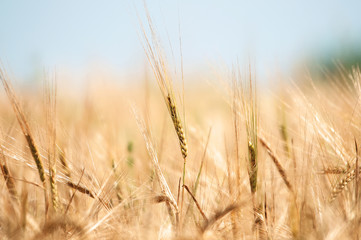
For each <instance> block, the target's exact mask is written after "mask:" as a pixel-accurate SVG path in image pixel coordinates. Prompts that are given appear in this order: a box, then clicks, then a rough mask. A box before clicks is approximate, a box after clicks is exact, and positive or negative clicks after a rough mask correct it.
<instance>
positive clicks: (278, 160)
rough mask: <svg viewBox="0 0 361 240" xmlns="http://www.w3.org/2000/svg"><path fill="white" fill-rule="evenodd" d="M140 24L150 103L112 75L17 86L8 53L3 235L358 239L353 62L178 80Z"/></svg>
mask: <svg viewBox="0 0 361 240" xmlns="http://www.w3.org/2000/svg"><path fill="white" fill-rule="evenodd" d="M147 14H148V13H147ZM141 29H142V40H143V46H144V50H145V53H146V55H147V57H148V61H149V63H150V65H151V67H152V70H153V73H154V78H155V80H156V81H157V83H158V86H159V88H160V90H161V91H160V92H161V94H159V91H157V90H154V91H153V89H152V88H151V87H149V88H148V85H147V86H145V88H146V91H147V93H146V95H147V97H146V99H147V103H146V104H144V102H143V101H142V100H143V99H138V98H137V97H134V96H139V95H141V93H142V92H143V89H142V85H141V84H139V85H137V86H136V88H133V87H132V86H127V87H125V88H124V87H119V86H117V85H115V84H114V83H113V82H111V81H110V82H109V85H107V84H108V82H105V81H104V78H105V77H104V76H100V77H99V78H100V80H101V84H102V85H101V86H99V85H97V83H96V81H93V83H92V84H89V86H88V88H87V92H86V93H87V94H86V96H85V97H84V95H82V94H79V93H77V94H74V95H72V94H69V93H64V92H62V91H61V90H60V89H62V88H60V87H56V86H57V85H58V86H59V83H61V81H58V83H57V82H56V76H55V75H54V76H53V75H49V76H46V77H45V79H46V80H45V82H44V86H43V89H42V94H41V91H39V90H38V89H37V88H36V87H34V88H33V89H31V90H28V91H27V92H26V93H25V94H22V95H18V94H16V93H19V92H20V90H21V88H20V89H17V88H13V87H12V79H11V78H10V76H9V75H8V74H7V72H6V71H5V69H4V68H3V66H1V68H0V80H1V82H2V85H3V88H4V90H5V94H1V95H0V168H1V174H2V177H1V179H0V206H1V207H0V239H15V240H17V239H234V240H236V239H300V240H301V239H360V226H361V224H360V223H361V214H360V211H361V207H360V189H359V188H360V187H359V186H360V184H359V182H360V179H359V178H360V177H359V176H360V173H361V166H360V163H359V150H358V149H359V142H360V140H359V139H360V137H361V127H360V122H361V107H360V106H361V103H360V101H361V71H360V69H359V68H358V67H354V68H353V69H352V70H351V71H348V70H346V69H344V68H343V67H342V65H337V66H336V67H337V68H338V72H336V73H335V72H333V73H330V72H327V71H325V74H324V75H323V76H322V77H319V79H315V78H314V77H312V76H310V75H308V74H307V73H305V74H303V73H302V74H300V75H299V76H298V77H297V80H295V81H292V82H285V83H283V84H277V87H274V88H273V89H271V90H269V89H267V91H269V92H272V93H271V94H268V93H267V92H266V91H262V89H260V88H257V85H256V76H255V74H254V72H253V70H252V69H251V68H248V69H246V70H245V71H242V70H241V67H239V66H238V65H237V66H236V67H234V68H233V69H232V70H231V71H230V72H231V74H229V73H224V74H223V75H222V74H219V76H221V78H224V81H221V82H217V83H214V84H215V87H212V86H209V85H208V84H203V85H202V84H201V83H199V85H191V84H192V83H190V82H189V84H190V85H191V86H190V88H186V89H187V90H184V89H183V91H184V92H183V93H179V92H178V91H177V88H176V86H177V80H176V79H177V78H176V77H175V75H176V74H175V73H173V72H172V71H171V70H170V69H172V68H170V67H169V65H170V64H169V63H167V61H166V56H165V53H164V50H163V49H162V46H161V43H160V40H159V38H158V37H157V34H156V31H155V27H154V25H153V23H152V20H151V18H150V16H149V14H148V19H147V25H146V26H144V25H143V24H141ZM197 76H199V75H197ZM181 79H182V80H183V77H181ZM197 79H198V78H197ZM197 79H195V80H197ZM191 80H193V79H191ZM315 80H316V81H315ZM146 84H148V83H146ZM154 85H155V86H156V85H157V84H156V83H155V82H154ZM109 86H110V87H109ZM281 86H282V87H281ZM15 90H16V91H15ZM39 92H40V93H39ZM178 95H183V99H180V98H178ZM3 96H6V98H3ZM19 96H21V98H20V97H19ZM159 98H160V99H159ZM184 98H186V99H187V101H184ZM129 99H131V102H132V104H131V107H130V108H129ZM162 101H163V103H162ZM9 102H10V104H9ZM114 103H117V104H114ZM142 103H143V104H142ZM164 103H165V105H166V108H164ZM186 103H187V104H186ZM142 108H144V109H142ZM129 110H130V111H129ZM141 110H145V111H144V112H145V113H146V114H141V112H143V111H141ZM185 112H187V121H186V120H185V117H184V116H185ZM162 117H164V119H163V118H162Z"/></svg>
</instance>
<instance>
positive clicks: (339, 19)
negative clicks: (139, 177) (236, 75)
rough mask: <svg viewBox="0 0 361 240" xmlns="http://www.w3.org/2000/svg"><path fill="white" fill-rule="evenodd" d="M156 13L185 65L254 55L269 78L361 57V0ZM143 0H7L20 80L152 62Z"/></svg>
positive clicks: (8, 38)
mask: <svg viewBox="0 0 361 240" xmlns="http://www.w3.org/2000/svg"><path fill="white" fill-rule="evenodd" d="M147 6H148V9H149V12H150V14H151V16H152V18H153V19H154V22H155V25H156V26H157V32H158V33H159V35H160V36H161V39H162V43H163V46H164V47H165V49H166V54H167V57H168V61H169V62H170V63H171V64H172V66H174V68H175V71H177V68H178V70H179V66H180V36H181V42H182V54H183V58H184V72H185V75H186V76H187V74H188V75H189V74H194V73H196V72H211V71H212V69H213V68H217V67H218V66H231V65H232V64H233V63H235V62H236V61H238V62H239V63H240V64H241V65H247V64H248V62H251V63H252V65H253V66H254V69H255V71H256V72H257V75H258V77H257V78H258V80H259V81H260V82H267V81H268V79H269V76H270V75H272V74H275V73H278V72H281V73H282V74H286V76H292V74H293V73H294V72H297V71H298V70H299V69H304V68H307V69H310V70H311V71H312V72H313V73H315V74H318V73H319V71H320V69H322V68H328V69H330V70H331V71H333V69H334V62H335V61H340V62H342V63H343V64H344V65H345V67H347V68H349V67H350V66H351V65H354V64H357V63H359V62H360V61H361V44H360V43H361V17H360V9H361V2H360V1H356V0H355V1H336V0H332V1H331V0H327V1H326V0H320V1H311V0H304V1H287V0H275V1H238V0H237V1H235V0H234V1H210V0H198V1H191V0H182V1H180V0H178V1H165V0H152V1H147ZM140 21H143V22H146V18H145V11H144V6H143V1H138V0H134V1H133V0H107V1H95V0H93V1H90V0H77V1H71V0H62V1H47V0H37V1H27V0H12V1H0V36H1V37H0V58H1V61H2V62H3V64H4V65H5V66H6V67H7V69H8V70H9V71H10V72H11V74H12V75H13V76H15V77H16V79H17V80H18V81H24V82H30V83H31V82H33V81H34V80H36V79H38V77H39V75H42V73H43V71H44V69H56V71H57V72H62V73H63V74H67V75H68V76H69V77H70V76H71V78H72V79H73V81H79V82H81V81H86V80H87V79H88V77H89V76H90V75H91V74H93V73H94V72H102V73H105V72H106V73H107V74H111V75H112V76H114V78H115V79H116V80H117V81H120V82H129V81H131V80H134V79H136V77H134V76H137V75H139V74H142V73H143V72H144V69H145V68H146V66H147V61H146V58H145V54H144V51H143V48H142V44H141V41H140V34H139V32H140V27H139V25H140V24H139V22H140Z"/></svg>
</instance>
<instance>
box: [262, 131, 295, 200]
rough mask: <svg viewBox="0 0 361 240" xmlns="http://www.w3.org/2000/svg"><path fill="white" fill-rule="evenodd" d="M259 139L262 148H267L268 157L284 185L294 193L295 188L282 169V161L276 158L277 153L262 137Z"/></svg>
mask: <svg viewBox="0 0 361 240" xmlns="http://www.w3.org/2000/svg"><path fill="white" fill-rule="evenodd" d="M258 139H259V141H260V143H261V144H262V146H264V147H265V148H266V150H267V153H268V155H269V156H270V157H271V159H272V161H273V163H274V164H275V166H276V168H277V170H278V172H279V174H280V175H281V177H282V179H283V181H284V183H285V184H286V186H287V188H288V189H289V190H290V191H291V192H292V193H293V186H292V184H291V182H290V181H289V180H288V178H287V174H286V171H285V169H284V168H283V167H282V165H281V163H280V161H279V160H278V158H277V157H276V155H275V153H274V152H273V151H272V149H271V147H270V145H269V144H268V143H267V142H266V140H265V139H264V138H262V137H261V136H258Z"/></svg>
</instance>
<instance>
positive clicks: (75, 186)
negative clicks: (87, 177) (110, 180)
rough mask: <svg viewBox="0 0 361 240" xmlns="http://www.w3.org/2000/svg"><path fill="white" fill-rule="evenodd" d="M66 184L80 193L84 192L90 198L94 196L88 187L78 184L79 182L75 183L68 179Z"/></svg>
mask: <svg viewBox="0 0 361 240" xmlns="http://www.w3.org/2000/svg"><path fill="white" fill-rule="evenodd" d="M66 184H67V185H68V186H69V187H71V188H73V189H75V190H77V191H79V192H81V193H84V194H86V195H88V196H89V197H91V198H95V196H94V194H93V193H92V192H91V191H90V190H89V189H87V188H86V187H83V186H80V185H79V184H75V183H73V182H70V181H68V182H67V183H66Z"/></svg>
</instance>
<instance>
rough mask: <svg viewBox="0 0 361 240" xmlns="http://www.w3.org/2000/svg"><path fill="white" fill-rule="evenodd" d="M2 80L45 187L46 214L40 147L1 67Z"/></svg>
mask: <svg viewBox="0 0 361 240" xmlns="http://www.w3.org/2000/svg"><path fill="white" fill-rule="evenodd" d="M0 80H1V82H2V84H3V86H4V89H5V92H6V94H7V96H8V99H9V100H10V103H11V106H12V108H13V111H14V113H15V115H16V118H17V120H18V123H19V125H20V127H21V130H22V132H23V134H24V136H25V139H26V142H27V143H28V146H29V149H30V153H31V155H32V157H33V159H34V162H35V164H36V167H37V169H38V173H39V178H40V181H41V182H42V184H43V187H44V198H45V212H47V210H48V195H47V190H46V189H47V187H46V181H45V171H44V167H43V162H42V160H41V157H40V154H39V151H38V147H37V145H36V144H35V140H34V138H33V135H32V132H31V130H30V126H29V124H28V121H27V119H26V117H25V114H24V111H23V110H22V108H21V107H20V104H19V102H18V100H17V97H16V95H15V92H14V90H13V88H12V86H11V85H10V81H9V77H8V75H7V74H6V71H5V70H4V69H3V68H2V66H0Z"/></svg>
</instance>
